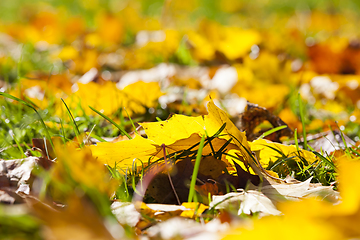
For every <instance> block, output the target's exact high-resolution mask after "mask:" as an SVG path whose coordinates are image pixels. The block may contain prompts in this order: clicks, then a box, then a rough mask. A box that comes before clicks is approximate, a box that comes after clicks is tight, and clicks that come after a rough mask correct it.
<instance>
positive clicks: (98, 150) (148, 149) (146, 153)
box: [89, 135, 161, 168]
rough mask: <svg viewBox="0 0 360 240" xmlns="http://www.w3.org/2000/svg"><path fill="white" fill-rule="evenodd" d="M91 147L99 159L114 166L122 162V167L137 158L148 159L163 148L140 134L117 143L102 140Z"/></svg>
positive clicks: (129, 164)
mask: <svg viewBox="0 0 360 240" xmlns="http://www.w3.org/2000/svg"><path fill="white" fill-rule="evenodd" d="M89 148H90V149H91V151H92V153H93V155H94V156H95V157H96V158H97V159H98V160H99V161H101V162H103V163H105V164H108V165H109V166H112V167H114V166H119V164H121V165H120V168H121V167H126V166H131V164H132V163H133V160H134V159H136V158H138V159H141V160H144V161H146V160H147V159H148V158H149V157H151V156H154V155H156V154H157V153H159V152H160V150H161V148H160V146H159V145H157V144H156V143H155V142H154V141H152V140H150V139H145V138H143V137H141V136H139V135H136V136H135V138H133V139H131V140H125V141H121V142H116V143H110V142H102V143H98V144H97V145H96V146H90V147H89Z"/></svg>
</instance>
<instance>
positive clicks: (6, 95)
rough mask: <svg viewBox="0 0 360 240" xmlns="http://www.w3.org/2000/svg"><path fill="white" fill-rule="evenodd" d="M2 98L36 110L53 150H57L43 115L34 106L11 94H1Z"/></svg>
mask: <svg viewBox="0 0 360 240" xmlns="http://www.w3.org/2000/svg"><path fill="white" fill-rule="evenodd" d="M0 96H4V97H6V98H9V99H12V100H15V101H17V102H19V103H21V104H24V105H25V106H27V107H29V108H31V109H32V110H34V111H35V113H36V114H37V115H38V117H39V120H40V122H41V125H42V126H43V128H44V130H45V135H46V138H47V139H48V140H49V142H50V145H51V147H52V148H53V149H55V147H54V143H53V142H52V139H51V136H50V133H49V130H48V128H47V127H46V125H45V122H44V120H43V119H42V117H41V115H40V114H39V112H38V111H37V110H36V108H35V107H34V106H32V105H31V104H30V103H28V102H26V101H24V100H22V99H20V98H17V97H15V96H13V95H10V94H8V93H4V92H0Z"/></svg>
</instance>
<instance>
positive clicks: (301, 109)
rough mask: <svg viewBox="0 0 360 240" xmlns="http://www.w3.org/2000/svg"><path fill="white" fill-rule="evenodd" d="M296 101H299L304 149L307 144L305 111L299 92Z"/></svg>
mask: <svg viewBox="0 0 360 240" xmlns="http://www.w3.org/2000/svg"><path fill="white" fill-rule="evenodd" d="M298 102H299V111H300V119H301V124H302V128H303V138H304V149H305V150H307V149H308V146H307V140H306V128H305V113H304V105H303V102H302V100H301V96H300V93H298Z"/></svg>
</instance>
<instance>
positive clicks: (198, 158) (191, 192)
mask: <svg viewBox="0 0 360 240" xmlns="http://www.w3.org/2000/svg"><path fill="white" fill-rule="evenodd" d="M204 142H205V134H203V136H202V137H201V141H200V145H199V149H198V152H197V155H196V160H195V166H194V171H193V174H192V177H191V183H190V190H189V197H188V202H192V201H193V198H194V194H195V184H196V178H197V175H198V172H199V167H200V162H201V157H202V151H203V148H204Z"/></svg>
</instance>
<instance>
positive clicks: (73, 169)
mask: <svg viewBox="0 0 360 240" xmlns="http://www.w3.org/2000/svg"><path fill="white" fill-rule="evenodd" d="M55 152H56V156H57V160H56V161H57V162H56V164H55V166H54V168H53V169H52V172H51V174H52V179H53V180H54V181H55V183H56V182H61V183H64V184H68V185H69V182H71V183H73V181H75V182H76V183H78V184H80V185H83V186H86V187H87V188H90V189H96V190H97V191H99V192H100V193H104V194H107V195H108V196H110V195H111V194H113V193H114V191H115V189H116V187H117V185H118V182H117V181H115V180H110V177H109V172H108V170H107V168H106V167H105V166H104V164H103V163H101V162H100V161H98V160H96V159H95V158H94V157H93V156H92V153H91V151H90V150H89V149H86V148H84V149H76V147H75V146H73V145H65V146H64V145H60V144H55ZM69 176H71V180H69ZM55 194H56V193H55ZM60 194H62V193H61V192H60ZM60 197H63V196H60Z"/></svg>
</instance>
